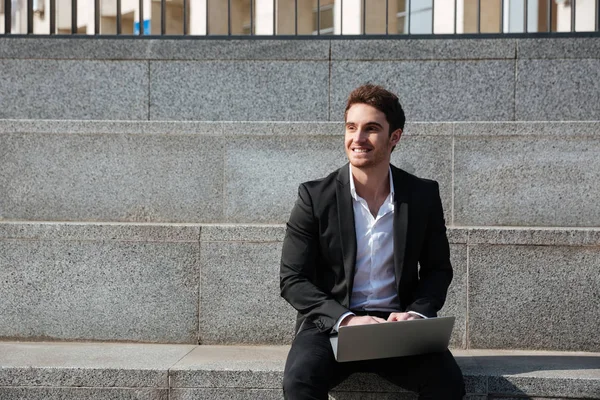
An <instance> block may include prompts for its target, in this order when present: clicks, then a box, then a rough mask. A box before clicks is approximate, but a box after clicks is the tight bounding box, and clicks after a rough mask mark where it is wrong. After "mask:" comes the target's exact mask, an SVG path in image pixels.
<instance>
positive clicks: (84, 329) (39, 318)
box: [0, 239, 199, 343]
mask: <svg viewBox="0 0 600 400" xmlns="http://www.w3.org/2000/svg"><path fill="white" fill-rule="evenodd" d="M198 251H199V245H198V243H177V242H174V243H169V242H126V241H121V242H110V241H84V240H82V241H74V240H71V241H62V240H44V241H36V240H15V239H6V240H1V241H0V314H1V315H2V319H0V337H2V338H8V339H10V338H19V339H29V340H41V339H62V340H65V339H66V340H69V339H73V340H78V339H81V340H128V341H146V342H167V343H196V341H197V336H198V282H199V269H198V268H199V267H198Z"/></svg>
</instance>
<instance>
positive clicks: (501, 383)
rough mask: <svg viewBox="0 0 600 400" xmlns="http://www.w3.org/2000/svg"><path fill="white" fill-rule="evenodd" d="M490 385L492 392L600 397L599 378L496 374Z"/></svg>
mask: <svg viewBox="0 0 600 400" xmlns="http://www.w3.org/2000/svg"><path fill="white" fill-rule="evenodd" d="M489 385H490V386H489V388H490V389H489V390H490V392H491V393H501V394H512V395H527V396H540V397H542V396H547V395H550V394H551V395H552V398H556V397H564V398H568V399H581V398H584V399H598V398H600V382H598V380H589V379H563V378H545V379H538V378H536V377H528V376H495V377H490V378H489ZM527 398H529V397H527Z"/></svg>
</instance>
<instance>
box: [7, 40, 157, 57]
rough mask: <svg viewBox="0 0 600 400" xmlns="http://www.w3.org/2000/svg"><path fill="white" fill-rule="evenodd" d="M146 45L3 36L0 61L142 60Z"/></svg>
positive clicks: (138, 41) (146, 55) (142, 41)
mask: <svg viewBox="0 0 600 400" xmlns="http://www.w3.org/2000/svg"><path fill="white" fill-rule="evenodd" d="M36 36H37V35H36ZM148 45H149V41H148V40H139V39H130V40H127V39H125V40H124V39H122V38H120V39H108V38H101V39H100V40H99V39H98V38H97V37H95V38H90V37H87V38H86V37H69V38H57V37H53V38H40V37H25V38H23V37H21V38H14V37H12V38H11V37H6V36H4V37H3V38H2V40H1V41H0V59H3V58H4V59H11V58H12V59H43V60H53V59H54V60H140V59H141V60H143V59H146V58H147V57H148V55H149V54H148Z"/></svg>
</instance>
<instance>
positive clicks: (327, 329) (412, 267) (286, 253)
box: [280, 85, 464, 400]
mask: <svg viewBox="0 0 600 400" xmlns="http://www.w3.org/2000/svg"><path fill="white" fill-rule="evenodd" d="M404 121H405V117H404V111H403V110H402V107H401V106H400V103H399V101H398V98H397V97H396V96H395V95H394V94H393V93H390V92H389V91H387V90H385V89H384V88H382V87H380V86H375V85H363V86H361V87H358V88H357V89H355V90H354V91H353V92H352V93H351V94H350V96H349V98H348V102H347V105H346V112H345V122H346V123H345V138H344V146H345V150H346V155H347V156H348V161H349V163H348V164H347V165H345V166H343V167H342V168H340V169H339V170H337V171H334V172H333V173H332V174H330V175H329V176H327V177H325V178H323V179H320V180H316V181H311V182H305V183H303V184H301V185H300V187H299V189H298V199H297V201H296V204H295V205H294V208H293V210H292V212H291V215H290V219H289V222H288V224H287V230H286V235H285V239H284V242H283V252H282V257H281V271H280V278H281V295H282V296H283V297H284V298H285V299H286V300H287V301H288V302H289V303H290V304H291V305H292V306H293V307H294V308H295V309H296V310H298V318H297V324H296V337H295V339H294V341H293V343H292V347H291V349H290V352H289V354H288V359H287V362H286V366H285V372H284V379H283V389H284V396H285V398H286V399H290V400H292V399H303V400H305V399H327V397H328V392H329V389H330V388H332V387H333V386H335V385H337V384H338V383H339V382H341V381H342V380H343V379H345V378H346V377H348V376H349V375H350V374H352V373H353V372H359V371H365V372H373V373H377V374H379V375H381V376H382V377H384V378H385V379H387V380H389V381H390V382H392V383H395V384H397V385H399V386H401V387H403V388H405V389H408V390H412V391H415V392H417V393H419V398H420V399H444V400H453V399H461V398H462V396H463V395H464V383H463V378H462V373H461V371H460V369H459V367H458V366H457V364H456V362H455V360H454V358H453V356H452V354H451V353H450V351H445V352H442V353H433V354H426V355H419V356H410V357H397V358H386V359H380V360H370V361H359V362H349V363H338V362H337V361H336V360H335V357H334V354H333V351H332V349H331V345H330V342H329V336H330V335H331V334H332V333H334V332H336V331H337V329H339V327H340V326H345V325H360V324H377V323H383V322H386V321H400V320H408V319H415V318H429V317H435V316H436V315H437V312H438V311H439V310H440V309H441V308H442V306H443V304H444V301H445V299H446V293H447V290H448V286H449V284H450V281H451V280H452V266H451V265H450V251H449V246H448V239H447V237H446V227H445V224H444V216H443V211H442V204H441V200H440V196H439V187H438V184H437V182H434V181H430V180H426V179H420V178H417V177H416V176H413V175H410V174H409V173H407V172H405V171H402V170H401V169H398V168H396V167H394V166H393V165H391V164H390V157H391V152H392V151H393V150H394V147H395V146H396V145H397V144H398V142H399V141H400V137H401V136H402V130H403V129H404ZM399 340H401V338H399Z"/></svg>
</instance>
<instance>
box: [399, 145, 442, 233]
mask: <svg viewBox="0 0 600 400" xmlns="http://www.w3.org/2000/svg"><path fill="white" fill-rule="evenodd" d="M392 164H394V165H395V166H397V167H399V168H402V169H403V170H405V171H406V172H409V173H411V174H414V175H417V176H418V177H419V178H426V179H433V180H435V181H437V182H438V183H439V185H440V197H441V199H442V206H443V207H444V218H445V220H446V224H447V225H450V224H452V139H451V138H450V137H447V136H441V137H436V136H423V137H418V136H414V137H413V136H407V137H404V138H402V139H400V143H399V144H398V145H397V146H396V149H395V150H394V151H393V152H392Z"/></svg>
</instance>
